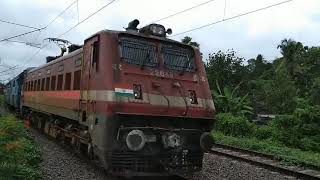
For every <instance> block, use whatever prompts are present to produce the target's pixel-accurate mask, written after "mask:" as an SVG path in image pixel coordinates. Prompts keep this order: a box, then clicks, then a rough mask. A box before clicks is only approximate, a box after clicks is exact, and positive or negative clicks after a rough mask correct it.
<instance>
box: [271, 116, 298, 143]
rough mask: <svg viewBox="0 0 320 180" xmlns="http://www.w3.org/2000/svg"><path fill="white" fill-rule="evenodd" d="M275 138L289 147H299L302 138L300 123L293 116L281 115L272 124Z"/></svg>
mask: <svg viewBox="0 0 320 180" xmlns="http://www.w3.org/2000/svg"><path fill="white" fill-rule="evenodd" d="M271 126H272V127H273V134H272V135H273V138H274V139H275V140H277V141H279V142H281V143H283V144H285V145H287V146H290V147H298V146H299V144H300V139H301V138H302V134H301V131H300V129H299V121H298V120H297V119H296V118H295V117H294V116H291V115H279V116H276V118H275V119H274V120H273V121H272V122H271Z"/></svg>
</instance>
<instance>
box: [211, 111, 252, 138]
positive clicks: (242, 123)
mask: <svg viewBox="0 0 320 180" xmlns="http://www.w3.org/2000/svg"><path fill="white" fill-rule="evenodd" d="M215 128H216V129H217V130H219V131H221V132H223V133H224V134H226V135H231V136H248V135H251V134H252V132H253V125H252V124H251V123H250V122H249V121H248V120H247V119H246V118H245V117H243V116H233V115H232V114H231V113H219V114H218V115H217V116H216V125H215Z"/></svg>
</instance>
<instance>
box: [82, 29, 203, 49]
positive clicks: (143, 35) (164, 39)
mask: <svg viewBox="0 0 320 180" xmlns="http://www.w3.org/2000/svg"><path fill="white" fill-rule="evenodd" d="M104 32H108V33H114V34H129V35H134V36H139V37H143V38H149V39H156V40H160V41H166V42H172V43H175V44H180V45H184V46H189V47H192V48H196V49H197V48H198V47H195V46H191V45H188V44H184V43H182V42H180V41H176V40H173V39H169V38H165V37H159V36H153V35H146V34H143V33H138V32H135V31H115V30H108V29H105V30H102V31H99V32H97V33H95V34H93V35H92V36H90V37H88V38H87V39H90V38H92V37H94V36H96V35H98V34H101V33H104ZM87 39H86V40H87ZM86 40H85V41H86Z"/></svg>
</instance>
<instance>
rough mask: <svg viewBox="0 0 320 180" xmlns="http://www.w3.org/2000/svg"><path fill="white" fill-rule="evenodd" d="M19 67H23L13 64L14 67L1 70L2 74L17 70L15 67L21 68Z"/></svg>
mask: <svg viewBox="0 0 320 180" xmlns="http://www.w3.org/2000/svg"><path fill="white" fill-rule="evenodd" d="M19 68H21V67H19V65H15V66H12V67H10V68H8V69H6V70H4V71H0V74H2V73H5V72H8V71H12V70H15V69H19Z"/></svg>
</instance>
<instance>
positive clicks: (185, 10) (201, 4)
mask: <svg viewBox="0 0 320 180" xmlns="http://www.w3.org/2000/svg"><path fill="white" fill-rule="evenodd" d="M213 1H215V0H209V1H206V2H203V3H200V4H197V5H195V6H192V7H189V8H187V9H184V10H182V11H178V12H176V13H173V14H170V15H168V16H165V17H162V18H160V19H157V20H154V21H152V22H153V23H155V22H159V21H163V20H165V19H169V18H171V17H173V16H176V15H178V14H182V13H184V12H187V11H190V10H192V9H195V8H198V7H200V6H203V5H206V4H208V3H210V2H213Z"/></svg>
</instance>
